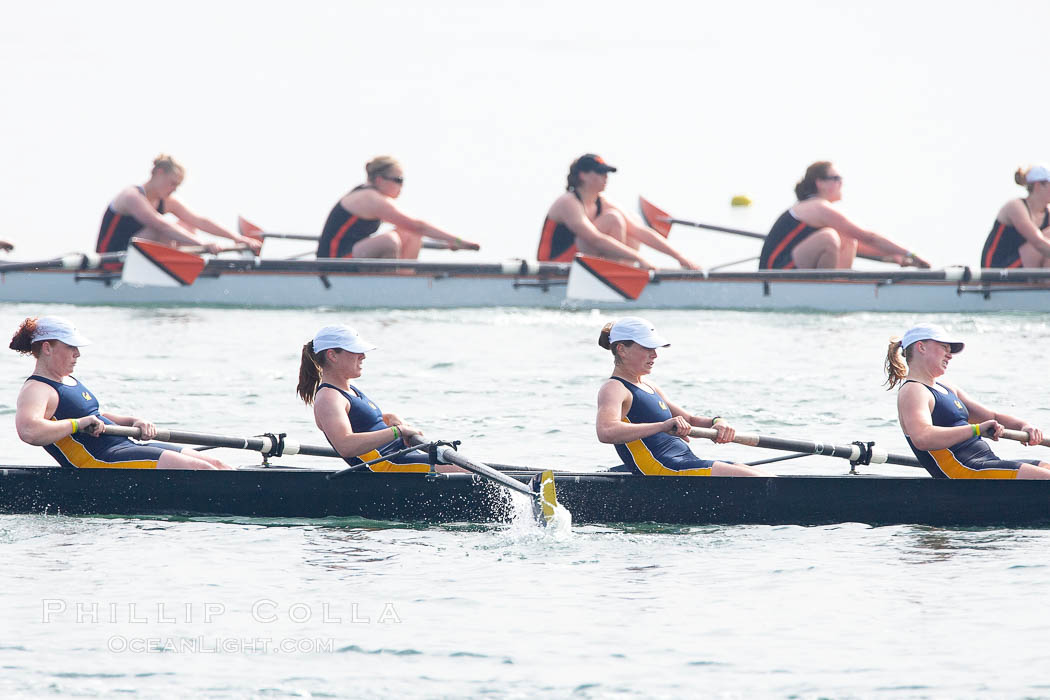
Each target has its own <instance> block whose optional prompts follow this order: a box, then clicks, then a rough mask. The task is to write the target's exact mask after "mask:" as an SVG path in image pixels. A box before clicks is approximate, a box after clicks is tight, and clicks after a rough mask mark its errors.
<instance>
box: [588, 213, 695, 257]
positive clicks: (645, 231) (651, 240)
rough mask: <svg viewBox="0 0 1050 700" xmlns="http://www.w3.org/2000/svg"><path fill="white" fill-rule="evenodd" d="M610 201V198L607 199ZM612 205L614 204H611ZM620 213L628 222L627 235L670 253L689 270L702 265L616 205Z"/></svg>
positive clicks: (655, 248) (665, 253)
mask: <svg viewBox="0 0 1050 700" xmlns="http://www.w3.org/2000/svg"><path fill="white" fill-rule="evenodd" d="M606 201H607V202H608V200H606ZM610 206H614V205H612V204H610ZM615 208H616V210H617V211H618V212H620V214H622V215H623V219H624V221H625V222H626V224H627V235H628V236H630V237H632V238H634V239H636V240H638V242H640V243H642V244H644V245H647V246H649V247H650V248H652V249H653V250H658V251H660V252H661V253H663V254H664V255H669V256H671V257H672V258H674V259H675V260H677V261H678V264H679V265H681V266H682V267H684V268H685V269H687V270H699V269H700V266H699V265H697V264H696V263H694V262H693V261H692V260H690V259H689V258H687V257H685V256H684V255H682V254H681V253H679V252H678V250H676V249H675V247H674V246H672V245H671V244H670V243H668V242H667V239H666V238H664V237H663V236H661V235H660V234H659V233H657V232H656V231H654V230H653V229H651V228H650V227H648V226H646V225H645V224H644V223H642V222H641V221H639V220H638V219H637V217H635V216H634V215H633V214H631V213H629V212H627V211H624V210H623V209H621V208H620V207H615Z"/></svg>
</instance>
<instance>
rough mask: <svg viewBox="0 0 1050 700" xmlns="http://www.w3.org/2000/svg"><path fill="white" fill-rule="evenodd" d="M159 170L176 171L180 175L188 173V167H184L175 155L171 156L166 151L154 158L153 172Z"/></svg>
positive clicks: (165, 171)
mask: <svg viewBox="0 0 1050 700" xmlns="http://www.w3.org/2000/svg"><path fill="white" fill-rule="evenodd" d="M158 170H159V171H160V172H164V173H176V174H177V175H179V176H180V177H181V176H183V175H185V174H186V168H184V167H182V164H181V163H179V162H178V161H177V160H175V157H174V156H169V155H168V154H166V153H161V154H160V155H159V156H157V157H156V158H154V159H153V170H152V171H151V174H152V173H156V172H157V171H158Z"/></svg>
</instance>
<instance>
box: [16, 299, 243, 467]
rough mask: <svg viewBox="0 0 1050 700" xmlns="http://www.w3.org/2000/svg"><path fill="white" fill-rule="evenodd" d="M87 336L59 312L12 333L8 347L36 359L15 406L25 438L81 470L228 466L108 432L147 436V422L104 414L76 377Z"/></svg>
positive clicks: (175, 448)
mask: <svg viewBox="0 0 1050 700" xmlns="http://www.w3.org/2000/svg"><path fill="white" fill-rule="evenodd" d="M89 342H90V341H89V340H88V339H87V338H85V337H84V336H82V335H80V333H78V332H77V330H76V328H74V327H73V324H71V323H70V322H69V321H66V320H65V319H62V318H59V317H57V316H41V317H39V318H27V319H26V320H25V321H23V322H22V324H21V325H20V326H19V327H18V331H17V332H16V333H15V335H14V337H13V338H11V345H10V347H11V349H12V350H15V351H16V352H19V353H22V354H24V355H32V356H33V357H35V358H36V367H35V368H34V370H33V374H32V375H31V376H30V377H29V378H28V379H27V380H26V381H25V384H23V385H22V390H21V391H20V392H19V393H18V402H17V405H16V408H15V430H16V431H17V432H18V437H19V438H21V439H22V441H23V442H25V443H28V444H30V445H38V446H41V447H43V448H44V449H45V450H47V453H48V454H50V455H51V456H52V457H54V458H55V461H56V462H58V463H59V464H60V465H62V466H63V467H78V468H81V469H89V468H91V469H94V468H109V469H231V468H232V467H230V466H228V465H227V464H224V463H223V462H221V461H219V460H218V459H215V458H214V457H209V456H207V455H204V454H202V453H200V452H195V451H194V450H192V449H190V448H188V447H186V448H184V447H181V446H178V445H169V444H167V443H162V442H149V443H145V444H140V443H137V442H132V441H131V440H130V439H128V438H126V437H118V436H116V435H106V434H104V432H103V429H104V427H105V426H106V425H113V424H115V425H125V426H133V427H136V428H139V429H140V430H141V431H142V439H143V440H149V439H151V438H153V437H154V436H155V435H156V434H157V428H156V426H154V425H153V424H152V423H150V422H149V421H145V420H142V419H141V418H135V417H134V416H123V415H118V414H115V413H108V412H107V413H102V412H101V411H100V410H99V402H98V398H96V397H95V395H94V394H93V393H92V392H91V391H89V390H88V388H87V387H85V386H84V385H83V384H81V383H80V382H79V381H78V380H77V379H76V378H75V377H74V376H73V369H74V367H76V364H77V358H79V357H80V348H81V347H82V346H84V345H87V344H88V343H89Z"/></svg>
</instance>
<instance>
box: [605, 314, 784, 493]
mask: <svg viewBox="0 0 1050 700" xmlns="http://www.w3.org/2000/svg"><path fill="white" fill-rule="evenodd" d="M598 345H599V346H601V347H603V348H606V349H607V350H610V351H611V352H612V354H613V358H614V365H613V374H612V376H611V377H610V378H609V379H608V380H607V381H606V382H605V383H604V384H603V385H602V388H601V389H600V390H599V391H598V414H597V417H596V418H595V428H596V430H597V433H598V440H599V441H601V442H604V443H612V444H613V445H614V446H615V447H616V453H617V454H618V455H619V456H620V459H622V460H623V463H624V465H626V466H627V468H628V469H629V470H631V471H634V472H636V473H639V474H643V475H646V476H771V474H768V473H766V472H764V471H762V470H760V469H755V468H754V467H749V466H746V465H743V464H733V463H731V462H723V461H720V460H709V459H701V458H699V457H697V456H696V455H695V454H693V452H692V450H690V449H689V445H688V444H687V443H686V439H687V436H688V435H689V431H690V429H691V428H692V427H693V426H696V427H700V428H714V429H715V430H716V431H717V432H718V436H717V438H716V439H715V442H729V441H731V440H732V439H733V437H734V436H735V435H736V431H735V430H734V429H733V428H732V427H731V426H730V425H729V424H728V423H727V422H726V421H725V420H723V419H722V418H721V417H720V416H715V417H713V418H711V417H707V416H695V415H692V414H690V413H687V412H686V411H684V410H682V409H681V408H679V407H678V406H675V405H674V404H673V403H671V402H670V401H669V400H668V399H667V397H666V396H664V394H663V392H662V391H660V389H659V388H658V387H656V386H654V385H652V384H650V383H647V382H643V381H642V377H643V376H645V375H646V374H649V373H650V372H651V371H652V368H653V362H654V361H655V360H656V354H657V353H656V349H657V348H663V347H667V346H668V343H667V341H666V340H664V339H663V338H662V337H660V335H659V334H658V333H657V332H656V329H655V328H653V326H652V324H650V323H649V322H648V321H646V320H645V319H642V318H635V317H627V318H621V319H620V320H619V321H617V322H616V323H609V324H607V325H606V326H605V327H604V328H603V329H602V331H601V334H600V335H599V336H598Z"/></svg>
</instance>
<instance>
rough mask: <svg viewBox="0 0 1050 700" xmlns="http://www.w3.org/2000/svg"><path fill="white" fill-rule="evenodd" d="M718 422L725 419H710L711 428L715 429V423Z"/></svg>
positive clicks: (717, 417) (716, 417)
mask: <svg viewBox="0 0 1050 700" xmlns="http://www.w3.org/2000/svg"><path fill="white" fill-rule="evenodd" d="M720 420H725V419H724V418H722V416H715V417H714V418H712V419H711V427H712V428H713V427H715V423H717V422H718V421H720Z"/></svg>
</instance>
